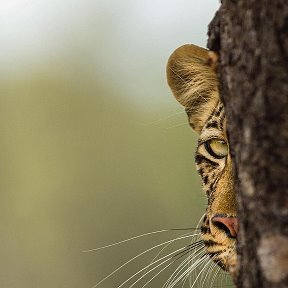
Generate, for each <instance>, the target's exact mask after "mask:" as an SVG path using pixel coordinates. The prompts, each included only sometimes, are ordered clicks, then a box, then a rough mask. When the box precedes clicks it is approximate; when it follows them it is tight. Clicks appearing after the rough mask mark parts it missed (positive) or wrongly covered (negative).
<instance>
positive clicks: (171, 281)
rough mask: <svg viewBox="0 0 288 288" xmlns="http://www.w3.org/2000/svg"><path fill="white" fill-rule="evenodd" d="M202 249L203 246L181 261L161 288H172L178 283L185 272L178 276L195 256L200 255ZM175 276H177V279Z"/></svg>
mask: <svg viewBox="0 0 288 288" xmlns="http://www.w3.org/2000/svg"><path fill="white" fill-rule="evenodd" d="M202 244H203V243H202ZM203 248H204V246H202V247H200V248H198V249H197V250H196V251H195V253H194V254H192V255H189V256H188V257H187V258H186V259H185V260H184V261H182V263H181V264H180V265H179V266H178V267H177V269H176V270H175V271H174V272H173V274H172V275H171V276H170V277H169V278H168V279H167V281H166V282H165V283H164V286H163V288H167V287H173V286H174V285H175V284H176V283H177V282H179V281H180V280H181V279H182V278H183V276H184V275H185V272H184V273H182V274H181V276H180V277H179V276H178V275H179V274H180V273H181V271H182V270H183V269H185V267H186V266H187V265H189V262H191V261H193V260H194V259H195V257H196V256H198V255H199V254H201V252H203ZM188 253H189V252H187V253H186V254H188ZM186 271H187V269H186ZM177 276H178V278H177ZM174 283H175V284H174Z"/></svg>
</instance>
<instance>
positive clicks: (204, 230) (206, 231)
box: [201, 226, 211, 234]
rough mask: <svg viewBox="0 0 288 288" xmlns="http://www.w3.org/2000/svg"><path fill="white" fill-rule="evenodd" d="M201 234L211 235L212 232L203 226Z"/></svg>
mask: <svg viewBox="0 0 288 288" xmlns="http://www.w3.org/2000/svg"><path fill="white" fill-rule="evenodd" d="M201 233H202V234H210V233H211V230H210V228H209V227H206V226H202V227H201Z"/></svg>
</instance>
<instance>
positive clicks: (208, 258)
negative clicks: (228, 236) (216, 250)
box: [190, 255, 211, 288]
mask: <svg viewBox="0 0 288 288" xmlns="http://www.w3.org/2000/svg"><path fill="white" fill-rule="evenodd" d="M206 256H207V257H206V258H204V259H205V260H209V261H208V262H207V263H206V264H205V265H204V267H203V268H202V269H201V270H200V272H199V273H198V276H197V277H196V279H195V280H194V282H193V284H192V286H190V288H193V287H194V285H195V283H196V282H197V280H198V278H199V277H200V275H201V273H202V272H203V271H204V270H205V268H206V266H207V265H209V264H211V262H210V256H209V255H206Z"/></svg>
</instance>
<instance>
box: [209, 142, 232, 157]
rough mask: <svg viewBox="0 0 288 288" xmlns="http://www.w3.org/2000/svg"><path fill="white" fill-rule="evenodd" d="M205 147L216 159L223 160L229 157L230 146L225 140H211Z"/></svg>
mask: <svg viewBox="0 0 288 288" xmlns="http://www.w3.org/2000/svg"><path fill="white" fill-rule="evenodd" d="M204 145H205V148H206V150H207V152H208V153H209V154H210V155H212V156H213V157H215V158H218V159H221V158H224V157H226V156H227V155H228V145H227V143H226V142H225V141H223V140H217V139H211V140H208V141H206V142H205V144H204Z"/></svg>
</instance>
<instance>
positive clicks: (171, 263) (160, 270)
mask: <svg viewBox="0 0 288 288" xmlns="http://www.w3.org/2000/svg"><path fill="white" fill-rule="evenodd" d="M181 257H182V256H181ZM181 257H179V258H181ZM179 258H177V259H175V260H174V261H172V262H171V263H169V264H168V265H166V266H165V267H164V268H163V269H161V270H160V271H159V272H158V273H157V274H155V275H154V276H153V277H152V278H151V279H150V280H149V281H147V282H146V283H145V284H144V285H143V286H142V288H144V287H146V286H147V285H148V284H149V283H150V282H152V280H153V279H155V278H156V277H157V276H158V275H159V274H161V273H162V272H163V271H164V270H165V269H167V268H168V267H169V266H171V265H172V264H174V263H175V262H176V261H177V260H178V259H179ZM170 259H172V258H170Z"/></svg>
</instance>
